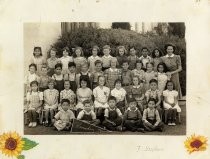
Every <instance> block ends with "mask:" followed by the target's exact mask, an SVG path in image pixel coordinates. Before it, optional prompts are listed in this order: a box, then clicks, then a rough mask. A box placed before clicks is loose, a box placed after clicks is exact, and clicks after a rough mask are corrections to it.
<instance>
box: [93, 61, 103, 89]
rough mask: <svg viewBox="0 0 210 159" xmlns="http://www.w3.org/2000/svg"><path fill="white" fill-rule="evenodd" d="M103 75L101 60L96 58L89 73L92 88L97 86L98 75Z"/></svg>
mask: <svg viewBox="0 0 210 159" xmlns="http://www.w3.org/2000/svg"><path fill="white" fill-rule="evenodd" d="M103 75H104V72H103V71H102V62H101V60H96V61H95V71H94V72H93V73H92V75H91V81H92V89H94V88H96V87H97V86H98V77H99V76H103Z"/></svg>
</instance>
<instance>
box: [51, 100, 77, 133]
mask: <svg viewBox="0 0 210 159" xmlns="http://www.w3.org/2000/svg"><path fill="white" fill-rule="evenodd" d="M69 104H70V101H69V100H68V99H62V101H61V108H62V109H61V110H60V111H59V112H58V113H57V114H56V115H55V123H54V126H55V128H56V129H57V130H58V131H61V130H70V128H71V125H72V120H73V119H75V116H74V113H73V112H72V111H71V110H69Z"/></svg>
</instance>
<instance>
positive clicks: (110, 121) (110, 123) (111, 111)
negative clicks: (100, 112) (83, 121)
mask: <svg viewBox="0 0 210 159" xmlns="http://www.w3.org/2000/svg"><path fill="white" fill-rule="evenodd" d="M108 103H109V107H108V108H106V109H105V111H104V117H105V120H104V121H103V123H102V124H103V125H104V126H105V127H106V128H107V129H108V130H112V131H116V130H119V131H121V130H122V121H123V116H122V113H121V111H120V110H119V109H118V108H117V107H116V98H115V97H114V96H110V97H109V99H108Z"/></svg>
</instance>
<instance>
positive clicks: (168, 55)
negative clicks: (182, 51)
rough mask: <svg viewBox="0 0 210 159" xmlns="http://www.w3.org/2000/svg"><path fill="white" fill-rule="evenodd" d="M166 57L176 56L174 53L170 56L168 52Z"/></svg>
mask: <svg viewBox="0 0 210 159" xmlns="http://www.w3.org/2000/svg"><path fill="white" fill-rule="evenodd" d="M166 57H174V54H172V55H171V56H169V55H168V54H167V55H166Z"/></svg>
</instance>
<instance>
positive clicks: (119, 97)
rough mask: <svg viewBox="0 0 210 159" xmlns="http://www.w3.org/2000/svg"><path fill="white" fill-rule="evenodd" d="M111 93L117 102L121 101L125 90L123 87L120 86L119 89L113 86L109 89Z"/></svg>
mask: <svg viewBox="0 0 210 159" xmlns="http://www.w3.org/2000/svg"><path fill="white" fill-rule="evenodd" d="M111 95H112V96H114V97H115V98H116V99H117V102H119V101H123V100H124V99H125V96H126V91H125V90H124V89H123V88H120V89H116V88H114V89H113V90H112V91H111Z"/></svg>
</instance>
